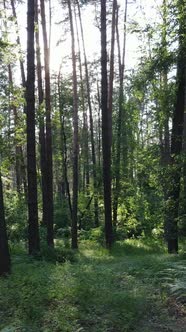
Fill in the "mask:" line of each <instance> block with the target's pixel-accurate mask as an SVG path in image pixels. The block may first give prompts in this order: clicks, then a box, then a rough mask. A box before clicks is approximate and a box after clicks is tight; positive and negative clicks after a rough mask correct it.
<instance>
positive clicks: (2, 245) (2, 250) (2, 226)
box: [0, 173, 11, 276]
mask: <svg viewBox="0 0 186 332" xmlns="http://www.w3.org/2000/svg"><path fill="white" fill-rule="evenodd" d="M10 265H11V262H10V254H9V249H8V237H7V232H6V222H5V213H4V202H3V186H2V178H1V173H0V276H2V275H5V274H7V273H9V272H10Z"/></svg>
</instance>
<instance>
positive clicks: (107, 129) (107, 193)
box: [101, 0, 113, 249]
mask: <svg viewBox="0 0 186 332" xmlns="http://www.w3.org/2000/svg"><path fill="white" fill-rule="evenodd" d="M101 108H102V146H103V184H104V208H105V239H106V247H107V248H108V249H110V248H111V246H112V242H113V234H112V209H111V137H112V120H111V117H112V115H111V114H109V111H108V80H107V30H106V0H101Z"/></svg>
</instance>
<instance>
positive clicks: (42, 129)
mask: <svg viewBox="0 0 186 332" xmlns="http://www.w3.org/2000/svg"><path fill="white" fill-rule="evenodd" d="M35 21H36V24H37V29H36V31H35V38H36V59H37V81H38V101H39V105H38V108H39V110H38V113H39V143H40V167H41V182H42V203H43V207H42V208H43V225H47V211H48V199H47V168H46V137H45V119H44V114H43V103H44V93H43V82H42V67H41V51H40V43H39V20H38V1H37V0H35Z"/></svg>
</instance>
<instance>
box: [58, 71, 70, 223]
mask: <svg viewBox="0 0 186 332" xmlns="http://www.w3.org/2000/svg"><path fill="white" fill-rule="evenodd" d="M60 80H61V75H60V72H59V75H58V97H59V114H60V125H61V131H60V132H61V153H62V163H63V175H64V180H65V187H66V188H65V189H66V193H67V199H68V205H69V211H70V216H71V220H72V203H71V194H70V186H69V181H68V167H67V144H66V134H65V123H64V122H65V121H64V115H63V111H62V105H61V89H60Z"/></svg>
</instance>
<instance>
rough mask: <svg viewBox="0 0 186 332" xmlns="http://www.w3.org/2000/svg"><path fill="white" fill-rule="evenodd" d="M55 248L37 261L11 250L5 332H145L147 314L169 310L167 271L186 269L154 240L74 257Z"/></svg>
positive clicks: (0, 306)
mask: <svg viewBox="0 0 186 332" xmlns="http://www.w3.org/2000/svg"><path fill="white" fill-rule="evenodd" d="M56 246H57V249H56V251H55V252H54V251H52V252H51V251H50V252H47V251H46V248H44V249H43V253H42V255H41V256H40V257H39V258H38V259H37V260H34V259H33V258H31V257H28V256H27V255H26V252H25V249H24V245H19V246H13V247H12V249H11V251H12V257H13V268H12V274H11V275H10V276H9V277H8V278H5V279H1V280H0V331H2V332H11V331H15V332H16V331H21V332H23V331H28V332H29V331H32V332H51V331H52V332H90V331H91V332H128V331H137V332H138V331H143V330H144V328H143V329H142V330H140V324H141V323H140V322H141V321H143V319H146V318H145V317H146V315H147V312H148V313H149V314H150V313H151V312H153V313H154V312H155V313H156V315H158V313H160V311H161V310H162V306H165V305H166V296H168V295H166V293H165V288H164V287H162V285H163V284H164V282H165V280H164V279H165V278H164V277H165V275H166V272H165V271H167V269H169V268H170V265H172V266H176V264H179V265H181V266H184V265H185V258H184V255H183V254H182V255H180V256H168V255H166V254H165V250H164V247H163V246H162V245H160V244H159V243H158V242H156V241H153V242H152V240H151V241H150V240H143V241H141V240H127V241H125V242H118V243H116V244H115V245H114V247H113V249H112V250H111V251H110V252H108V251H107V250H106V249H104V248H103V247H101V246H100V245H99V244H97V243H96V242H95V241H92V240H91V241H90V240H82V241H81V244H80V248H79V251H78V252H76V253H75V254H74V253H73V252H72V251H71V249H69V248H64V244H63V243H62V242H60V240H58V241H57V243H56ZM47 255H48V256H49V260H48V259H47ZM176 269H177V268H176ZM169 272H170V273H168V275H169V277H170V278H172V279H171V280H172V281H175V279H176V278H174V277H173V274H172V272H171V271H169ZM162 276H163V277H162ZM177 276H178V275H177ZM179 277H180V282H181V272H180V274H179ZM163 278H164V279H163ZM169 282H170V280H169ZM162 319H165V317H163V318H162ZM167 319H168V317H167ZM136 326H137V327H138V328H137V330H136ZM149 331H150V330H149Z"/></svg>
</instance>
